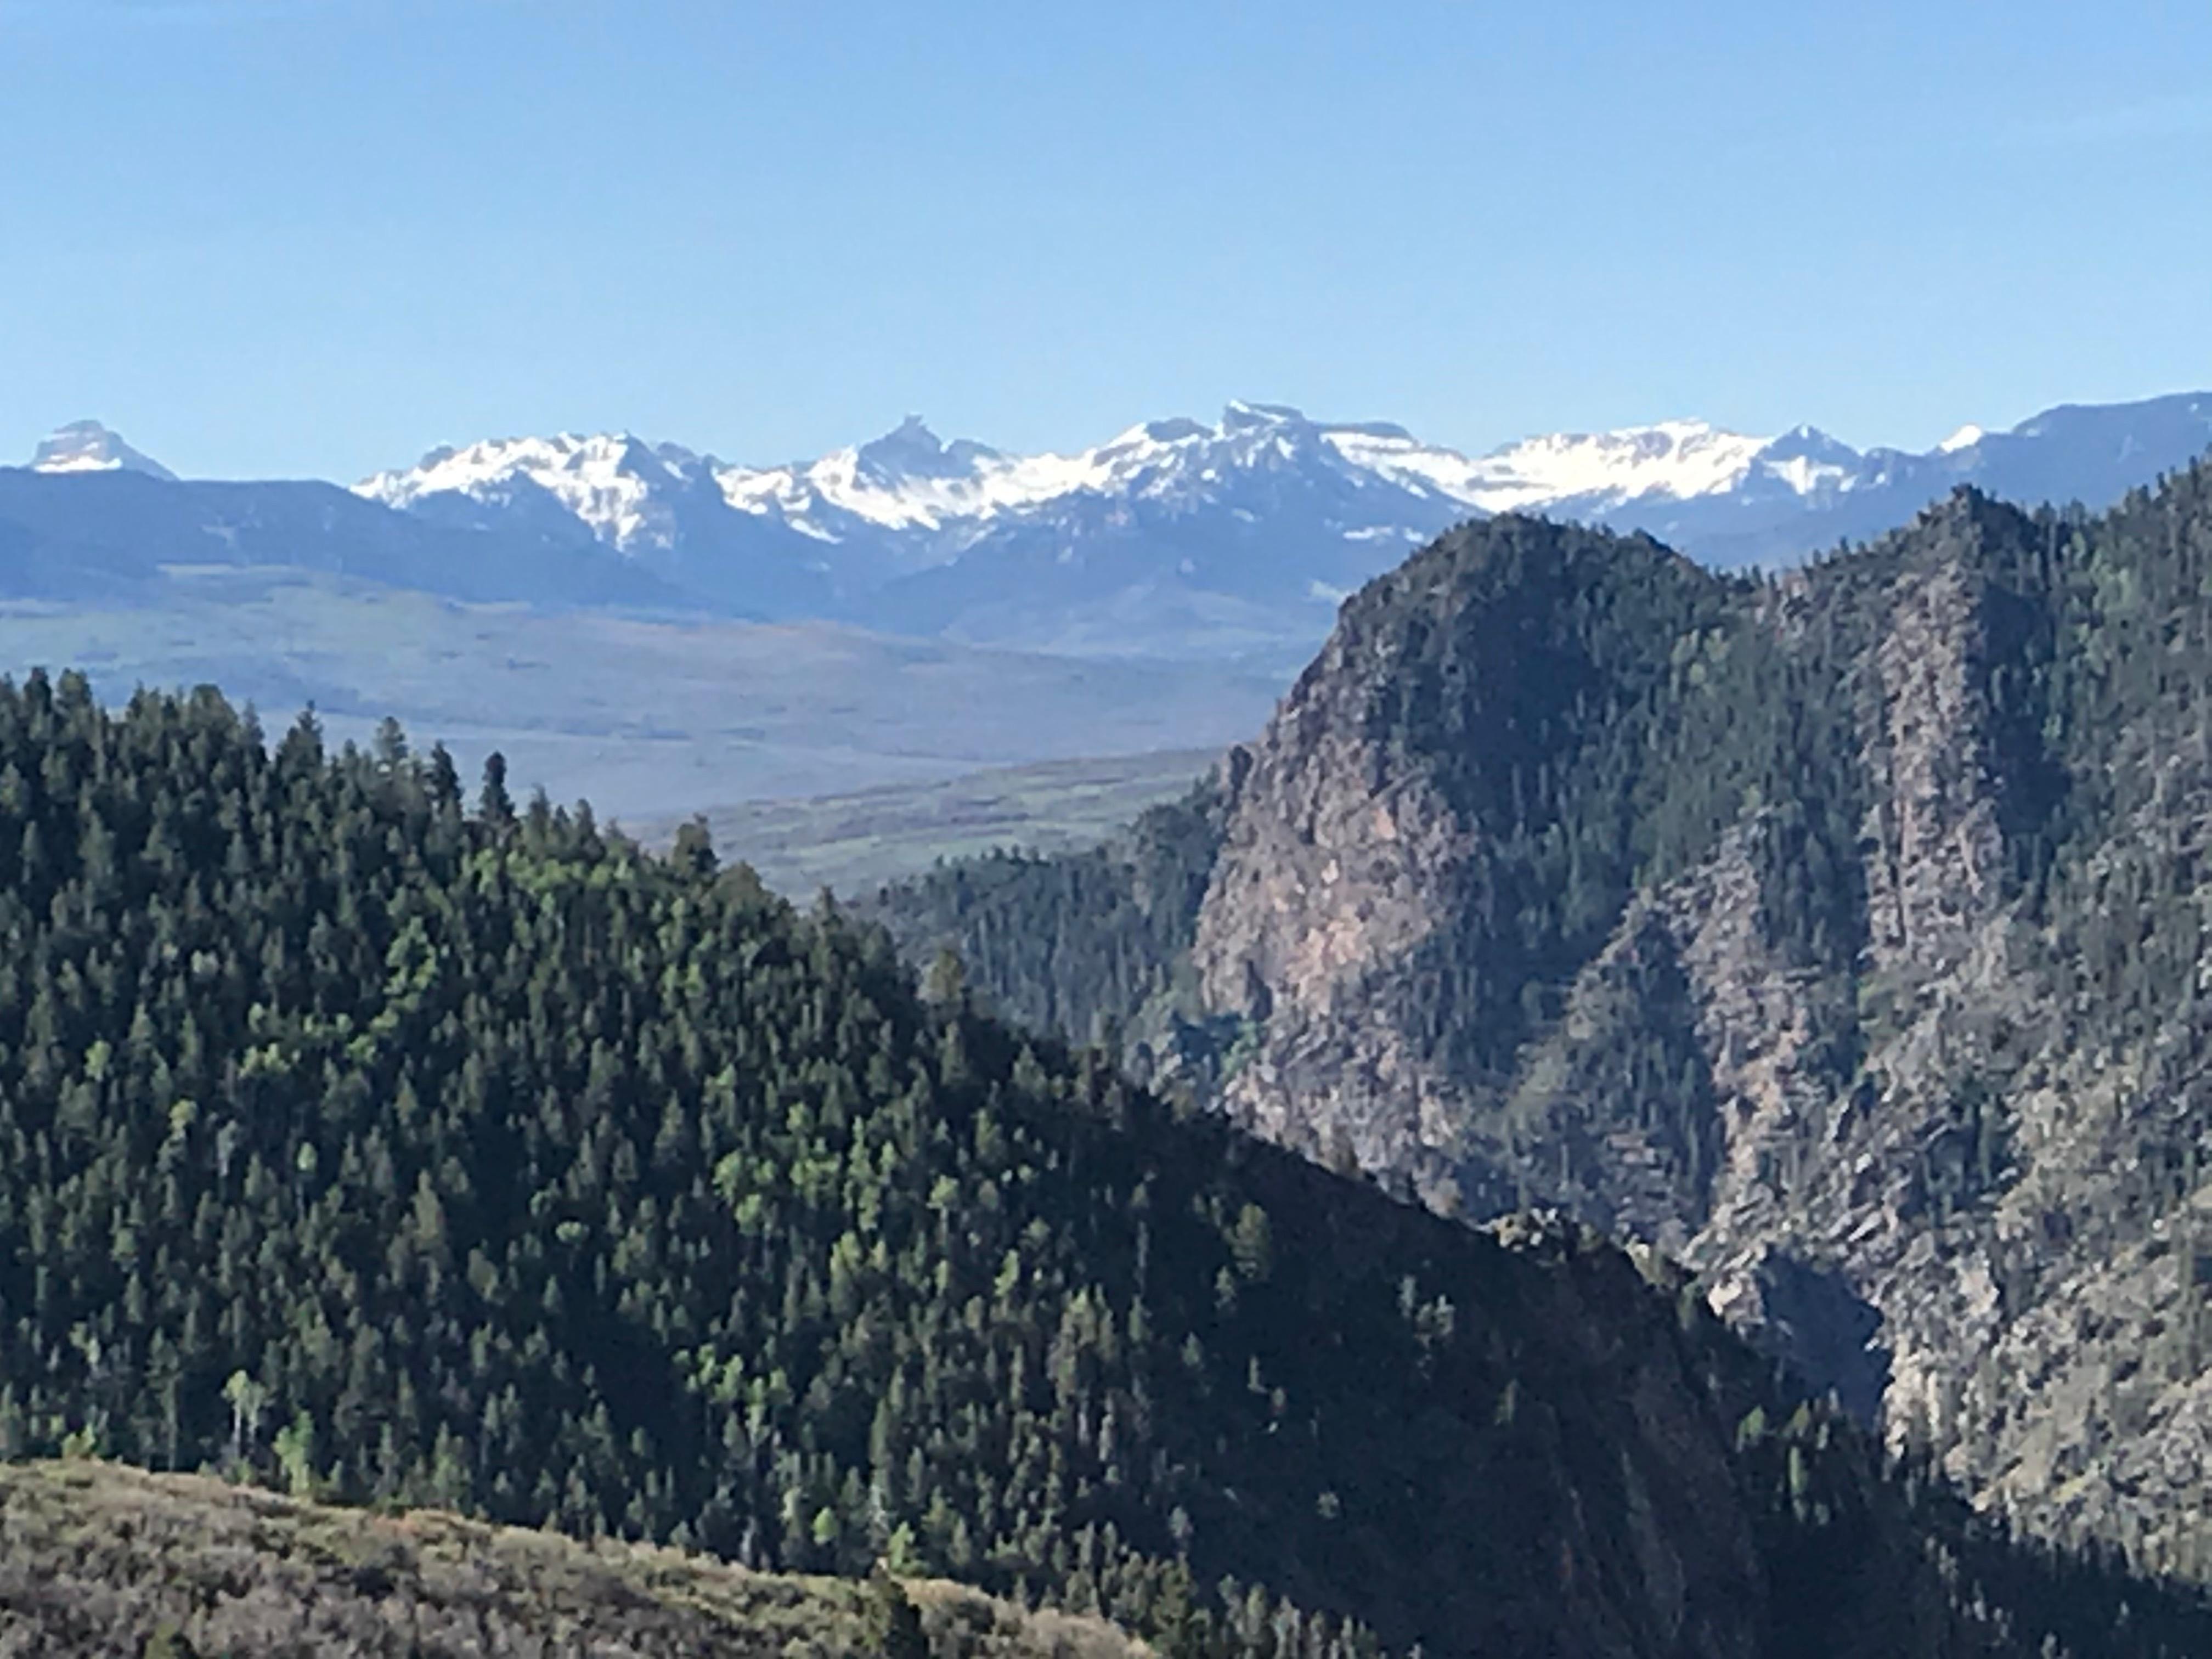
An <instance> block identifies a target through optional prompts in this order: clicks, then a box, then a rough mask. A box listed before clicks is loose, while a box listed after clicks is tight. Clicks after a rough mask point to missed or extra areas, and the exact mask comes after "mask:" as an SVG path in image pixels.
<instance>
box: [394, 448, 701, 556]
mask: <svg viewBox="0 0 2212 1659" xmlns="http://www.w3.org/2000/svg"><path fill="white" fill-rule="evenodd" d="M707 467H708V463H707V462H706V461H704V460H702V459H701V458H700V457H699V456H697V455H695V454H693V453H691V452H690V450H688V449H684V448H682V447H679V446H678V445H675V444H648V443H646V442H644V441H642V440H641V439H638V438H635V437H632V436H630V435H629V434H627V433H619V434H601V435H597V436H592V437H583V436H579V435H576V434H574V433H565V432H564V433H562V434H561V435H558V436H557V437H552V438H494V439H487V440H485V441H483V442H480V443H473V444H469V445H466V446H465V447H460V448H451V447H448V448H443V449H434V450H432V451H431V452H430V453H428V455H425V456H424V457H423V458H422V460H421V461H420V462H419V463H418V464H417V465H415V466H412V467H410V468H408V469H406V470H405V471H393V472H380V473H378V474H376V475H375V476H374V477H370V478H365V479H363V480H362V482H361V483H357V484H356V485H355V486H354V490H355V493H356V494H357V495H366V496H368V498H369V499H370V500H372V501H382V502H383V503H384V504H385V505H386V506H387V507H402V508H406V507H416V506H419V505H420V504H421V503H422V501H424V500H425V499H427V498H428V497H430V496H434V495H464V496H467V497H469V498H470V499H471V500H474V501H482V502H487V503H494V504H511V503H512V502H513V500H514V498H515V495H516V492H517V490H518V489H537V490H540V491H543V492H544V494H545V495H549V496H550V497H552V498H553V500H554V501H557V502H558V503H559V504H560V505H561V506H562V507H563V508H565V509H566V510H567V511H568V512H569V513H572V514H574V517H575V518H577V519H578V520H580V521H581V522H582V523H583V524H585V525H586V526H588V527H589V528H590V530H591V532H592V534H593V535H595V536H597V537H598V538H599V539H600V540H602V541H605V542H608V543H611V544H613V545H614V546H616V547H618V548H622V549H624V550H629V549H630V548H633V547H636V546H641V545H645V546H663V547H665V546H668V545H671V544H672V542H673V541H674V538H675V537H676V533H677V528H676V525H675V523H674V520H673V518H672V516H671V513H670V512H669V510H668V508H667V507H666V505H665V501H663V499H662V496H663V494H664V492H665V489H666V488H667V487H668V486H670V485H671V484H675V485H680V484H684V483H690V482H692V481H695V480H696V479H698V478H699V477H702V476H703V474H704V472H705V471H706V469H707Z"/></svg>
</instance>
